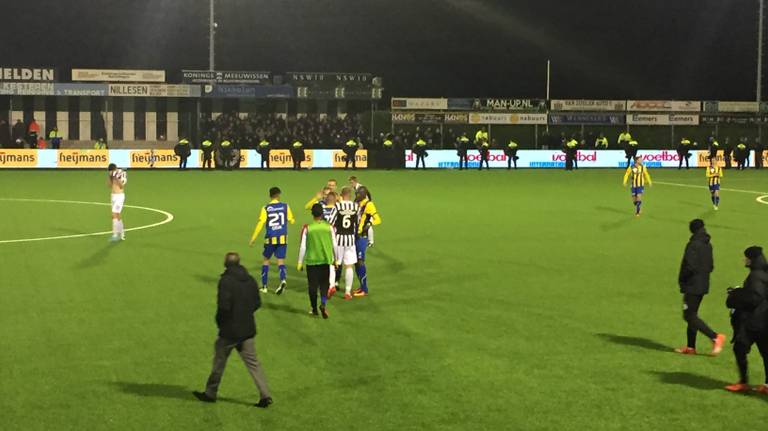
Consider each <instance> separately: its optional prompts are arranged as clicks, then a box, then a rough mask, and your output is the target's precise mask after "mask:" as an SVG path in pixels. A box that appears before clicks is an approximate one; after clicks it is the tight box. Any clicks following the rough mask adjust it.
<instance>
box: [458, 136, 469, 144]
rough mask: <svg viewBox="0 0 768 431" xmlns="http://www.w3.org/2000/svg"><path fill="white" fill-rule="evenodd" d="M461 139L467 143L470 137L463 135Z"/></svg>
mask: <svg viewBox="0 0 768 431" xmlns="http://www.w3.org/2000/svg"><path fill="white" fill-rule="evenodd" d="M459 141H461V142H463V143H465V144H466V143H467V142H469V138H467V137H466V136H462V137H461V138H459Z"/></svg>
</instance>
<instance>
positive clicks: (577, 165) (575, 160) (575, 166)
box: [572, 150, 579, 169]
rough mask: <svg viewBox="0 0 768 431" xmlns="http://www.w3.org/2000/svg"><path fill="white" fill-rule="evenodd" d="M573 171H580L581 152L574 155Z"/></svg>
mask: <svg viewBox="0 0 768 431" xmlns="http://www.w3.org/2000/svg"><path fill="white" fill-rule="evenodd" d="M572 158H573V169H579V152H578V150H577V151H576V152H575V153H574V155H573V157H572Z"/></svg>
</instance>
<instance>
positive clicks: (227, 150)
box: [219, 139, 233, 169]
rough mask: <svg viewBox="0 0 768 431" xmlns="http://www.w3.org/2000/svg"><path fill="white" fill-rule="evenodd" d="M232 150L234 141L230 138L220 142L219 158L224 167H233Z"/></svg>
mask: <svg viewBox="0 0 768 431" xmlns="http://www.w3.org/2000/svg"><path fill="white" fill-rule="evenodd" d="M232 150H233V148H232V142H230V140H229V139H224V140H223V141H221V143H220V144H219V158H220V159H221V166H222V167H223V168H224V169H232V166H233V163H232Z"/></svg>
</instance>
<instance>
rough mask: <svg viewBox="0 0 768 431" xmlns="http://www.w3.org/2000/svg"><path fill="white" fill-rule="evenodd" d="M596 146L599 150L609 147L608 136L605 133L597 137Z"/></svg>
mask: <svg viewBox="0 0 768 431" xmlns="http://www.w3.org/2000/svg"><path fill="white" fill-rule="evenodd" d="M595 148H597V149H599V150H607V149H608V138H606V137H605V135H604V134H602V133H600V135H599V136H598V137H597V139H595Z"/></svg>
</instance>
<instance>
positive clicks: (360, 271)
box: [356, 263, 368, 293]
mask: <svg viewBox="0 0 768 431" xmlns="http://www.w3.org/2000/svg"><path fill="white" fill-rule="evenodd" d="M356 269H357V278H358V279H360V290H362V291H363V292H366V293H368V272H367V271H366V268H365V264H364V263H363V264H360V265H358V266H357V268H356Z"/></svg>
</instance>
